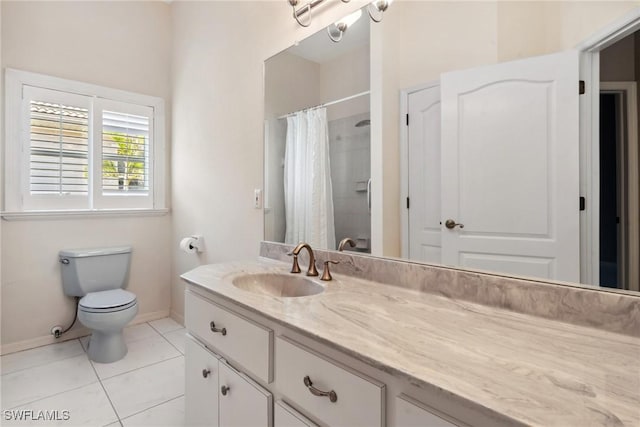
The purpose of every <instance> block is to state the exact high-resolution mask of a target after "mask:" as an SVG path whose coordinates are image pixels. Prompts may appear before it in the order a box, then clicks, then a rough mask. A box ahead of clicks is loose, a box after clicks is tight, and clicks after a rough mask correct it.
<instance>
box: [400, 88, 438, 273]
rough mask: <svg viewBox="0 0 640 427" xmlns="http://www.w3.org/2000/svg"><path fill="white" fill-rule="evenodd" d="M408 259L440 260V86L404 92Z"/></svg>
mask: <svg viewBox="0 0 640 427" xmlns="http://www.w3.org/2000/svg"><path fill="white" fill-rule="evenodd" d="M407 104H408V112H409V129H408V135H409V136H408V151H409V152H408V154H409V159H408V165H409V198H410V200H411V205H410V209H409V258H410V259H412V260H416V261H425V262H436V263H440V262H441V259H442V255H441V249H440V247H441V237H440V235H441V230H440V217H441V212H440V86H439V85H436V86H432V87H429V88H426V89H422V90H420V91H417V92H412V93H410V94H409V95H408V102H407Z"/></svg>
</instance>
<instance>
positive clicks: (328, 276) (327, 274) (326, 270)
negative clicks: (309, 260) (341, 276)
mask: <svg viewBox="0 0 640 427" xmlns="http://www.w3.org/2000/svg"><path fill="white" fill-rule="evenodd" d="M330 263H331V264H340V262H338V261H329V260H326V261H325V262H324V271H323V272H322V277H321V278H320V280H324V281H326V282H328V281H329V280H331V279H333V278H332V277H331V271H329V264H330Z"/></svg>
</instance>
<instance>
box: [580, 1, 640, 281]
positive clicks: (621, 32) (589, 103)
mask: <svg viewBox="0 0 640 427" xmlns="http://www.w3.org/2000/svg"><path fill="white" fill-rule="evenodd" d="M639 29H640V8H637V9H634V10H632V11H631V12H629V13H627V14H626V15H624V16H622V17H621V18H620V19H617V20H616V21H614V22H612V23H611V24H609V25H607V26H606V27H604V28H603V29H601V30H599V31H597V32H596V33H594V34H593V35H591V36H590V37H588V38H587V39H585V40H584V41H583V42H581V43H579V44H578V45H577V46H576V49H577V50H579V51H580V52H581V55H580V79H581V80H584V81H585V83H586V93H585V94H584V95H583V96H581V97H580V194H581V195H582V196H585V197H587V202H586V210H585V211H584V212H582V215H581V217H580V237H581V238H580V282H581V283H586V284H591V285H598V284H599V278H600V248H599V244H600V239H599V223H600V212H599V209H600V194H599V183H600V172H599V168H600V156H599V142H600V122H599V118H600V51H601V50H602V49H605V48H606V47H608V46H611V45H612V44H614V43H616V42H617V41H619V40H621V39H623V38H625V37H626V36H628V35H629V34H631V33H633V32H635V31H637V30H639Z"/></svg>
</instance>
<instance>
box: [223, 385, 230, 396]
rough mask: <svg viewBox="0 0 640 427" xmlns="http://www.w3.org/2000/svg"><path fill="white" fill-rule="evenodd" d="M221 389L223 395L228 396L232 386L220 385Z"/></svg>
mask: <svg viewBox="0 0 640 427" xmlns="http://www.w3.org/2000/svg"><path fill="white" fill-rule="evenodd" d="M220 391H221V392H222V395H223V396H226V395H227V393H229V392H230V391H231V387H227V386H226V385H223V386H222V387H220Z"/></svg>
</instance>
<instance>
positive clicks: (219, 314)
mask: <svg viewBox="0 0 640 427" xmlns="http://www.w3.org/2000/svg"><path fill="white" fill-rule="evenodd" d="M185 325H186V327H187V329H188V330H189V332H190V333H192V334H193V335H195V336H197V337H198V338H199V339H201V340H202V341H203V342H204V343H205V344H207V345H208V346H211V348H215V349H216V351H217V352H218V353H220V354H221V355H222V356H226V357H228V358H229V359H231V360H233V361H234V362H236V363H237V364H239V365H241V366H242V368H243V370H246V371H247V372H250V373H251V374H253V375H255V377H256V378H259V379H261V380H262V381H264V382H265V383H270V382H271V381H272V378H273V369H272V363H271V354H272V347H273V331H271V330H270V329H268V328H265V327H263V326H261V325H259V324H257V323H255V322H253V321H251V320H249V319H246V318H244V317H242V316H240V315H238V314H236V313H233V312H231V311H229V310H227V309H225V308H223V307H221V306H220V305H218V304H215V303H214V302H212V301H209V300H207V299H204V298H202V297H201V296H199V295H196V294H195V293H193V292H189V291H187V292H186V293H185Z"/></svg>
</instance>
